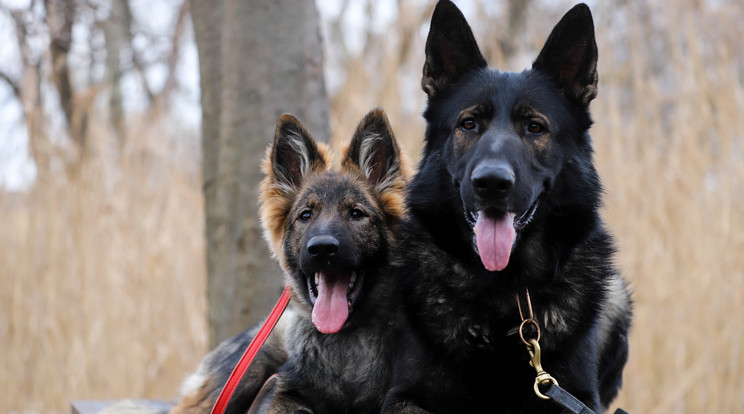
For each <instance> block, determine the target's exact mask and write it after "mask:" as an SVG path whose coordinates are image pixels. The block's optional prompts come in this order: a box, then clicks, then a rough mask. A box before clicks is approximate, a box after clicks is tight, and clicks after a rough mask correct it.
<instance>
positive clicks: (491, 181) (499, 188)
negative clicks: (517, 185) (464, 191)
mask: <svg viewBox="0 0 744 414" xmlns="http://www.w3.org/2000/svg"><path fill="white" fill-rule="evenodd" d="M470 181H471V183H472V184H473V189H474V190H475V192H476V194H477V195H478V196H480V197H503V196H504V195H506V194H507V193H508V192H509V191H511V189H512V188H513V187H514V170H513V169H512V168H511V167H510V166H509V165H508V164H506V163H498V164H490V163H489V164H481V165H478V166H477V167H475V168H474V169H473V173H472V174H470Z"/></svg>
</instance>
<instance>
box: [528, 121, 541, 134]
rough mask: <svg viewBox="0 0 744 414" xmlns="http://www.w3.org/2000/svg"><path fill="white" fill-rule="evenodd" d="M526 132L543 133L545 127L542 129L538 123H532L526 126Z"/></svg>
mask: <svg viewBox="0 0 744 414" xmlns="http://www.w3.org/2000/svg"><path fill="white" fill-rule="evenodd" d="M527 132H529V133H531V134H541V133H543V132H545V127H543V126H542V124H540V123H539V122H534V121H533V122H530V123H529V124H527Z"/></svg>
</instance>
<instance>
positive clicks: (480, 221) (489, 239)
mask: <svg viewBox="0 0 744 414" xmlns="http://www.w3.org/2000/svg"><path fill="white" fill-rule="evenodd" d="M539 202H540V197H538V198H537V199H535V201H534V202H533V203H532V205H530V207H529V208H527V210H525V211H523V212H522V214H520V215H519V216H517V215H516V213H514V212H509V211H506V212H504V211H490V210H479V211H467V212H466V213H465V220H466V221H467V222H468V224H470V226H471V227H472V229H473V233H475V248H476V250H477V253H478V256H480V259H481V262H482V263H483V266H484V267H485V268H486V269H487V270H489V271H491V272H496V271H501V270H504V269H505V268H506V266H507V265H508V264H509V258H510V256H511V252H512V249H513V247H514V242H515V241H516V238H517V232H518V231H521V230H523V229H524V228H525V227H527V225H528V224H529V223H530V222H531V221H532V218H533V217H534V215H535V211H537V207H538V205H539V204H540V203H539Z"/></svg>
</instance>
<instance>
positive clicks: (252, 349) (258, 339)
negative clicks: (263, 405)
mask: <svg viewBox="0 0 744 414" xmlns="http://www.w3.org/2000/svg"><path fill="white" fill-rule="evenodd" d="M288 303H289V286H287V287H285V288H284V292H282V296H280V297H279V301H278V302H277V303H276V305H274V309H273V310H272V311H271V313H270V314H269V317H268V318H266V322H264V324H263V326H261V329H259V330H258V333H257V334H256V336H255V337H254V338H253V340H252V341H251V344H250V345H248V348H246V350H245V352H244V353H243V356H242V357H240V361H238V364H237V365H235V368H234V369H233V372H232V374H230V377H229V378H228V379H227V382H226V383H225V386H224V387H223V388H222V391H220V396H219V397H217V401H215V403H214V407H212V414H222V413H223V412H225V408H227V403H229V402H230V398H231V397H232V395H233V393H234V392H235V389H236V388H237V387H238V383H240V380H241V379H242V378H243V375H245V371H247V370H248V367H250V366H251V363H252V362H253V360H254V359H255V358H256V355H257V354H258V351H259V350H260V349H261V347H262V346H263V344H264V342H266V339H267V338H268V337H269V335H270V334H271V331H273V330H274V327H275V326H276V323H277V322H279V318H280V317H281V316H282V313H284V309H285V308H286V307H287V304H288Z"/></svg>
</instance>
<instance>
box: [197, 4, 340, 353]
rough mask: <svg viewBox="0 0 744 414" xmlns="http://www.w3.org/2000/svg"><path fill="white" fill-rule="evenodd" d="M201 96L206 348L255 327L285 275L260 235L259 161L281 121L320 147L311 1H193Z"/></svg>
mask: <svg viewBox="0 0 744 414" xmlns="http://www.w3.org/2000/svg"><path fill="white" fill-rule="evenodd" d="M191 11H192V13H191V15H192V18H193V21H194V32H195V36H196V43H197V49H198V53H199V71H200V73H201V90H202V99H201V103H202V135H203V136H202V143H203V145H202V150H203V179H204V194H205V203H206V209H205V211H206V233H207V234H206V237H207V272H208V279H207V300H208V309H209V310H208V318H209V327H210V328H209V338H210V344H211V345H212V346H214V345H216V344H217V343H219V342H220V341H222V340H224V339H226V338H228V337H230V336H232V335H234V334H236V333H238V332H240V331H241V330H244V329H246V328H247V327H249V326H251V325H253V324H255V323H256V322H258V321H260V320H262V319H263V318H265V316H266V315H267V313H268V311H269V310H270V308H271V306H272V305H273V304H274V302H275V301H276V300H277V298H278V297H279V294H280V292H281V286H282V281H283V275H282V273H281V271H280V270H279V267H278V266H277V265H276V263H275V262H274V260H273V259H272V258H271V256H270V253H269V250H268V248H267V246H266V243H265V242H264V240H263V238H262V236H261V227H260V222H259V219H258V184H259V182H260V181H261V178H262V177H261V167H260V166H261V160H262V159H263V156H264V153H265V148H266V146H267V145H268V144H269V143H270V142H271V140H272V139H273V136H274V125H275V123H276V120H277V119H278V117H279V115H281V114H282V113H283V112H291V113H293V114H295V115H296V116H298V117H299V118H300V119H302V120H303V122H305V124H306V125H307V126H308V128H309V129H310V130H311V132H313V133H314V135H315V137H316V138H318V139H320V140H327V138H328V136H329V129H328V107H329V104H328V97H327V95H326V92H325V84H324V81H323V56H322V47H321V38H320V26H319V17H318V13H317V10H316V9H315V3H314V2H313V1H311V0H304V1H290V0H279V1H278V0H251V1H240V0H220V1H210V0H191Z"/></svg>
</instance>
